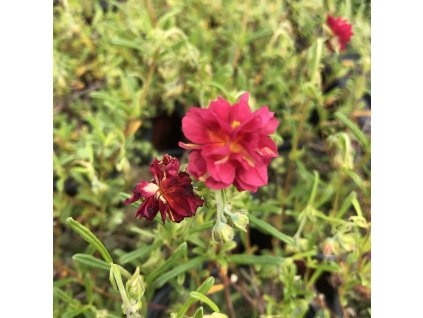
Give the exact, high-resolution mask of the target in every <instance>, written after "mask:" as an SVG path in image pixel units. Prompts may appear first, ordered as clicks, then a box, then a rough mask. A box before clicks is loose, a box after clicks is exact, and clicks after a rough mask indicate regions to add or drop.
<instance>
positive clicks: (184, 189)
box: [124, 154, 203, 223]
mask: <svg viewBox="0 0 423 318" xmlns="http://www.w3.org/2000/svg"><path fill="white" fill-rule="evenodd" d="M179 167H180V164H179V161H178V159H176V158H173V157H171V156H169V155H166V154H165V155H164V156H163V160H160V161H159V160H157V159H156V158H154V160H153V162H152V164H151V165H150V172H151V173H152V174H153V176H154V179H153V180H151V181H150V182H147V181H144V180H143V181H141V182H140V183H138V184H137V185H136V186H135V188H134V190H133V194H132V197H131V198H129V199H127V200H125V201H124V203H125V204H126V205H128V204H131V203H133V202H135V201H138V200H140V199H144V201H143V202H142V203H141V205H140V207H139V208H138V210H137V214H136V216H139V217H140V218H142V217H145V218H146V219H147V220H149V221H151V220H153V219H154V217H155V216H156V214H157V213H158V212H159V211H160V214H161V216H162V221H163V223H164V222H165V220H166V215H168V216H169V219H170V220H171V221H173V222H177V223H179V222H181V221H182V220H183V219H184V218H186V217H191V216H193V215H195V212H196V210H197V208H198V207H200V206H202V205H203V200H201V199H200V198H199V197H198V196H197V195H195V194H194V190H193V187H192V181H191V178H190V177H189V175H188V174H187V173H185V172H179Z"/></svg>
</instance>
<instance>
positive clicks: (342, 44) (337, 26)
mask: <svg viewBox="0 0 423 318" xmlns="http://www.w3.org/2000/svg"><path fill="white" fill-rule="evenodd" d="M326 23H327V24H328V26H329V28H330V29H331V30H332V33H333V34H334V36H336V37H337V38H338V43H339V48H340V50H341V51H344V50H345V48H346V45H347V43H348V42H349V41H350V39H351V36H352V35H353V33H352V31H351V29H352V25H351V24H349V23H348V21H347V20H345V19H343V18H342V17H338V18H334V17H333V16H331V15H328V17H327V19H326ZM329 45H330V44H329ZM329 47H330V48H331V49H333V47H331V46H329Z"/></svg>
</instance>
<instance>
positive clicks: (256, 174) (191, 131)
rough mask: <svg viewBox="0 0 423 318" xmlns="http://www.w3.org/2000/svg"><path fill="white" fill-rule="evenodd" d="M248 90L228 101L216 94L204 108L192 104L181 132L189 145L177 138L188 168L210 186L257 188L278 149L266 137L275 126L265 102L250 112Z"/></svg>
mask: <svg viewBox="0 0 423 318" xmlns="http://www.w3.org/2000/svg"><path fill="white" fill-rule="evenodd" d="M248 98H249V94H248V93H244V94H243V95H242V96H241V98H240V100H239V102H238V103H237V104H234V105H231V104H229V103H228V102H227V101H226V100H224V99H223V98H221V97H218V98H217V100H216V101H212V102H210V105H209V108H191V109H190V110H189V111H188V112H187V114H186V115H185V117H184V118H183V120H182V130H183V132H184V134H185V136H186V137H187V138H188V139H189V140H190V141H191V142H192V144H185V143H182V142H180V143H179V145H180V146H181V147H182V148H185V149H192V152H191V153H190V154H189V163H188V172H189V173H190V174H191V175H192V176H194V177H195V178H197V179H199V180H201V181H205V184H206V185H207V186H208V187H209V188H212V189H224V188H227V187H229V186H230V185H231V184H234V185H235V186H236V188H237V189H238V190H239V191H243V190H250V191H253V192H255V191H257V189H258V187H260V186H263V185H265V184H267V166H268V165H269V163H270V160H271V159H272V158H273V157H277V149H276V145H275V143H274V142H273V140H272V139H271V138H270V137H269V134H272V133H273V132H274V131H275V130H276V127H277V126H278V124H279V121H278V120H277V119H276V118H274V116H273V113H272V112H269V109H268V107H267V106H264V107H262V108H260V109H259V110H257V111H255V112H251V109H250V106H249V105H248Z"/></svg>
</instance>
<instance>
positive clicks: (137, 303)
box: [126, 267, 145, 310]
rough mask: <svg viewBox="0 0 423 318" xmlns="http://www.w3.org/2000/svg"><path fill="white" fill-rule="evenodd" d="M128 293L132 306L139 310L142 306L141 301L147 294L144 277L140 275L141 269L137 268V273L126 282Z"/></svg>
mask: <svg viewBox="0 0 423 318" xmlns="http://www.w3.org/2000/svg"><path fill="white" fill-rule="evenodd" d="M126 292H127V294H128V298H129V301H130V302H131V304H132V305H133V306H134V307H136V309H137V310H139V309H140V308H141V305H142V301H141V299H142V296H143V295H144V292H145V283H144V279H143V277H142V276H141V275H140V269H139V267H137V269H136V270H135V273H134V274H133V275H132V277H131V278H130V279H128V281H127V282H126Z"/></svg>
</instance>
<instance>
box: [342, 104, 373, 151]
mask: <svg viewBox="0 0 423 318" xmlns="http://www.w3.org/2000/svg"><path fill="white" fill-rule="evenodd" d="M335 117H336V118H338V119H339V120H340V121H342V122H343V123H344V124H345V126H347V127H348V128H349V129H351V131H352V132H353V134H354V136H355V137H356V138H357V139H358V141H359V142H360V144H361V145H362V146H363V147H364V148H366V150H369V149H370V142H369V139H368V138H367V136H366V135H365V134H364V133H363V132H362V131H361V129H360V128H359V127H358V126H357V125H356V124H354V123H353V122H352V121H351V120H349V119H348V118H347V116H345V115H344V114H343V113H341V112H336V113H335Z"/></svg>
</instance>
